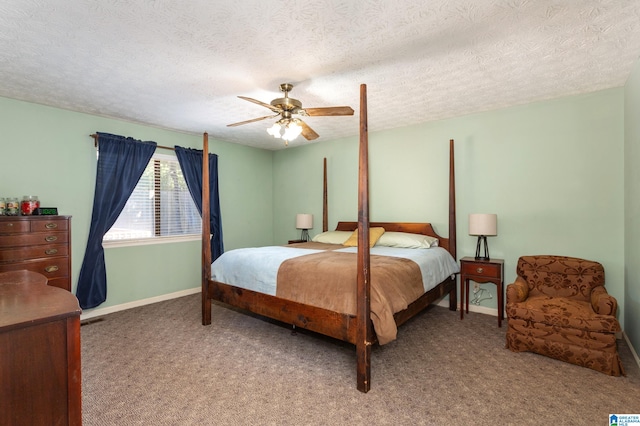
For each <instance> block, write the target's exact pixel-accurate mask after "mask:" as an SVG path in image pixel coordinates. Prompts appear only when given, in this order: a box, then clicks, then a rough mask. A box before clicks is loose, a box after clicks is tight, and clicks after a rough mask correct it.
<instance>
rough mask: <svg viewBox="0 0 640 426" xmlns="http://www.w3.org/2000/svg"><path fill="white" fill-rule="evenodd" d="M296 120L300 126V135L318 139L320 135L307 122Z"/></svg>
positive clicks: (307, 138)
mask: <svg viewBox="0 0 640 426" xmlns="http://www.w3.org/2000/svg"><path fill="white" fill-rule="evenodd" d="M296 122H297V123H298V124H299V125H300V127H302V136H304V138H305V139H306V140H308V141H312V140H314V139H318V137H319V136H320V135H319V134H317V133H316V132H315V130H313V129H312V128H311V127H309V125H308V124H307V123H305V122H304V121H302V120H300V119H297V120H296Z"/></svg>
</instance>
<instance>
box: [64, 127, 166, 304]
mask: <svg viewBox="0 0 640 426" xmlns="http://www.w3.org/2000/svg"><path fill="white" fill-rule="evenodd" d="M155 150H156V143H155V142H141V141H137V140H135V139H132V138H125V137H124V136H117V135H111V134H109V133H98V171H97V174H96V190H95V195H94V198H93V213H92V215H91V226H90V228H89V239H88V241H87V250H86V252H85V254H84V260H83V261H82V268H81V269H80V277H79V278H78V287H77V289H76V296H77V298H78V301H79V302H80V307H82V308H83V309H89V308H95V307H96V306H98V305H100V304H101V303H102V302H104V301H105V300H107V271H106V267H105V263H104V248H103V247H102V237H104V234H106V233H107V231H108V230H109V228H111V227H112V226H113V224H114V223H115V222H116V219H118V216H119V215H120V212H122V209H123V208H124V206H125V204H126V203H127V200H128V199H129V196H130V195H131V193H132V192H133V190H134V189H135V187H136V185H137V184H138V181H139V180H140V177H141V176H142V173H144V169H145V168H146V167H147V164H149V161H150V160H151V157H152V156H153V153H154V151H155Z"/></svg>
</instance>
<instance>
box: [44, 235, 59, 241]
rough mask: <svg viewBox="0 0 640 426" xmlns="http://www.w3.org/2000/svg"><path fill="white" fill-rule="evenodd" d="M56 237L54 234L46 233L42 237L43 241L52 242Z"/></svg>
mask: <svg viewBox="0 0 640 426" xmlns="http://www.w3.org/2000/svg"><path fill="white" fill-rule="evenodd" d="M57 239H58V237H56V236H55V235H48V236H46V237H45V238H44V240H45V241H47V242H52V241H56V240H57Z"/></svg>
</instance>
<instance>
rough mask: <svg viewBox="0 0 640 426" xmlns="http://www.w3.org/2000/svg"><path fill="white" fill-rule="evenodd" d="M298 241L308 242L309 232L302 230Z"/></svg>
mask: <svg viewBox="0 0 640 426" xmlns="http://www.w3.org/2000/svg"><path fill="white" fill-rule="evenodd" d="M300 239H301V240H303V241H309V230H308V229H303V230H302V235H300Z"/></svg>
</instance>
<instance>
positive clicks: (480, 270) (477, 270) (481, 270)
mask: <svg viewBox="0 0 640 426" xmlns="http://www.w3.org/2000/svg"><path fill="white" fill-rule="evenodd" d="M476 272H477V273H479V274H481V273H483V272H484V269H482V268H478V269H476Z"/></svg>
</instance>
